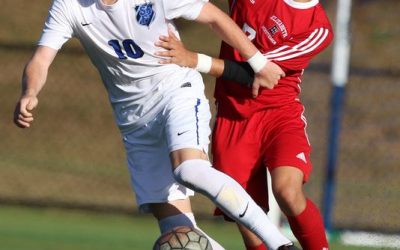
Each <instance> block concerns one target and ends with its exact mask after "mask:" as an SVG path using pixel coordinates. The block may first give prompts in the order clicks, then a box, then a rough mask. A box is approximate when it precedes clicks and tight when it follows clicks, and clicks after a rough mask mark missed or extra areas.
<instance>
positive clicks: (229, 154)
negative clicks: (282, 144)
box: [211, 117, 268, 208]
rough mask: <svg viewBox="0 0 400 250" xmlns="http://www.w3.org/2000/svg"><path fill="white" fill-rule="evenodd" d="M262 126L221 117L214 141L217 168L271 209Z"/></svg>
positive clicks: (259, 202)
mask: <svg viewBox="0 0 400 250" xmlns="http://www.w3.org/2000/svg"><path fill="white" fill-rule="evenodd" d="M258 124H259V122H258V121H257V120H256V119H255V120H252V118H250V119H247V120H232V119H227V118H224V117H217V119H216V122H215V126H214V130H213V137H212V147H211V148H212V155H213V166H214V167H215V168H216V169H218V170H220V171H222V172H224V173H226V174H228V175H229V176H231V177H232V178H234V179H235V180H236V181H237V182H238V183H239V184H241V185H242V186H243V187H244V188H245V190H246V191H247V192H248V193H249V194H250V195H251V196H252V197H253V199H254V200H255V201H256V202H257V203H258V204H259V205H260V206H262V207H264V208H268V203H267V177H266V167H265V165H263V162H262V156H263V155H262V153H261V143H260V137H261V133H259V131H260V130H259V128H258Z"/></svg>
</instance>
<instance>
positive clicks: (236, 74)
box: [221, 60, 254, 87]
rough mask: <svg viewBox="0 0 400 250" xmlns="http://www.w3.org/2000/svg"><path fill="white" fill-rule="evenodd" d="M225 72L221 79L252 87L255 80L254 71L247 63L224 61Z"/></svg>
mask: <svg viewBox="0 0 400 250" xmlns="http://www.w3.org/2000/svg"><path fill="white" fill-rule="evenodd" d="M224 64H225V66H224V72H223V73H222V76H221V78H222V79H223V80H229V81H233V82H236V83H238V84H240V85H244V86H247V87H251V86H252V84H253V80H254V71H253V69H252V68H251V66H250V64H248V63H247V62H236V61H231V60H224Z"/></svg>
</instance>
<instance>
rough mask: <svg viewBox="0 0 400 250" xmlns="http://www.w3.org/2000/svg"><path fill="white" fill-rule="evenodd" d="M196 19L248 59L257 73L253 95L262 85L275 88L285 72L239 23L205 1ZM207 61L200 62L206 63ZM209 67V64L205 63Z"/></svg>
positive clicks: (256, 93) (201, 63) (255, 94)
mask: <svg viewBox="0 0 400 250" xmlns="http://www.w3.org/2000/svg"><path fill="white" fill-rule="evenodd" d="M193 19H194V20H196V21H198V22H200V23H204V24H208V25H209V26H210V27H211V29H212V30H214V31H215V32H216V33H217V34H218V35H219V36H220V37H221V38H222V40H224V41H225V42H226V43H228V44H229V45H231V46H232V47H233V48H235V49H236V50H238V51H239V53H240V54H241V55H242V56H243V57H244V58H246V59H247V61H248V62H249V64H250V65H251V67H252V69H253V70H254V72H256V74H255V80H254V84H253V91H252V92H253V96H257V95H258V88H259V87H260V86H263V87H267V88H273V87H274V86H275V85H276V84H277V83H278V80H279V79H280V78H281V77H282V76H284V72H283V71H282V70H281V68H280V67H278V66H277V65H274V64H271V63H269V62H268V60H267V59H266V58H265V57H264V56H263V55H262V54H261V53H260V52H259V51H258V49H257V48H256V47H255V46H254V45H253V44H252V43H251V42H250V40H249V39H248V38H247V36H246V35H245V34H244V33H243V31H242V30H241V29H240V28H239V27H238V26H237V24H236V23H235V22H234V21H233V20H232V19H231V18H230V17H229V16H228V15H226V14H225V13H224V12H223V11H221V10H220V9H218V8H217V7H216V6H214V5H213V4H211V3H208V2H207V3H205V4H204V5H203V6H202V8H201V10H200V12H199V13H198V15H197V16H196V17H195V18H193ZM204 63H207V62H199V64H200V65H204ZM205 66H206V67H207V65H205Z"/></svg>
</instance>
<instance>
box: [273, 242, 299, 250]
mask: <svg viewBox="0 0 400 250" xmlns="http://www.w3.org/2000/svg"><path fill="white" fill-rule="evenodd" d="M278 250H300V248H297V247H296V246H295V245H293V243H290V244H287V245H283V246H280V247H279V248H278Z"/></svg>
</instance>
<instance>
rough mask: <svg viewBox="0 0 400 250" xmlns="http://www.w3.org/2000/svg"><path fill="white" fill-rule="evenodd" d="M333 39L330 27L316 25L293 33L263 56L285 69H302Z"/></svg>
mask: <svg viewBox="0 0 400 250" xmlns="http://www.w3.org/2000/svg"><path fill="white" fill-rule="evenodd" d="M332 40H333V33H332V29H331V27H316V28H313V29H311V30H309V31H307V32H304V33H301V34H298V35H294V36H292V37H291V38H290V39H288V40H287V41H285V42H283V43H281V44H279V46H276V47H274V48H272V49H271V50H270V51H269V52H267V53H264V56H265V57H266V58H267V59H268V60H271V61H273V62H274V63H276V64H278V65H279V66H280V67H282V68H283V69H286V70H295V71H297V70H302V69H305V68H306V67H307V66H308V64H309V63H310V61H311V59H312V58H313V57H314V56H315V55H317V54H318V53H320V52H321V51H322V50H324V49H325V48H326V47H328V45H329V44H330V43H331V42H332Z"/></svg>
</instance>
